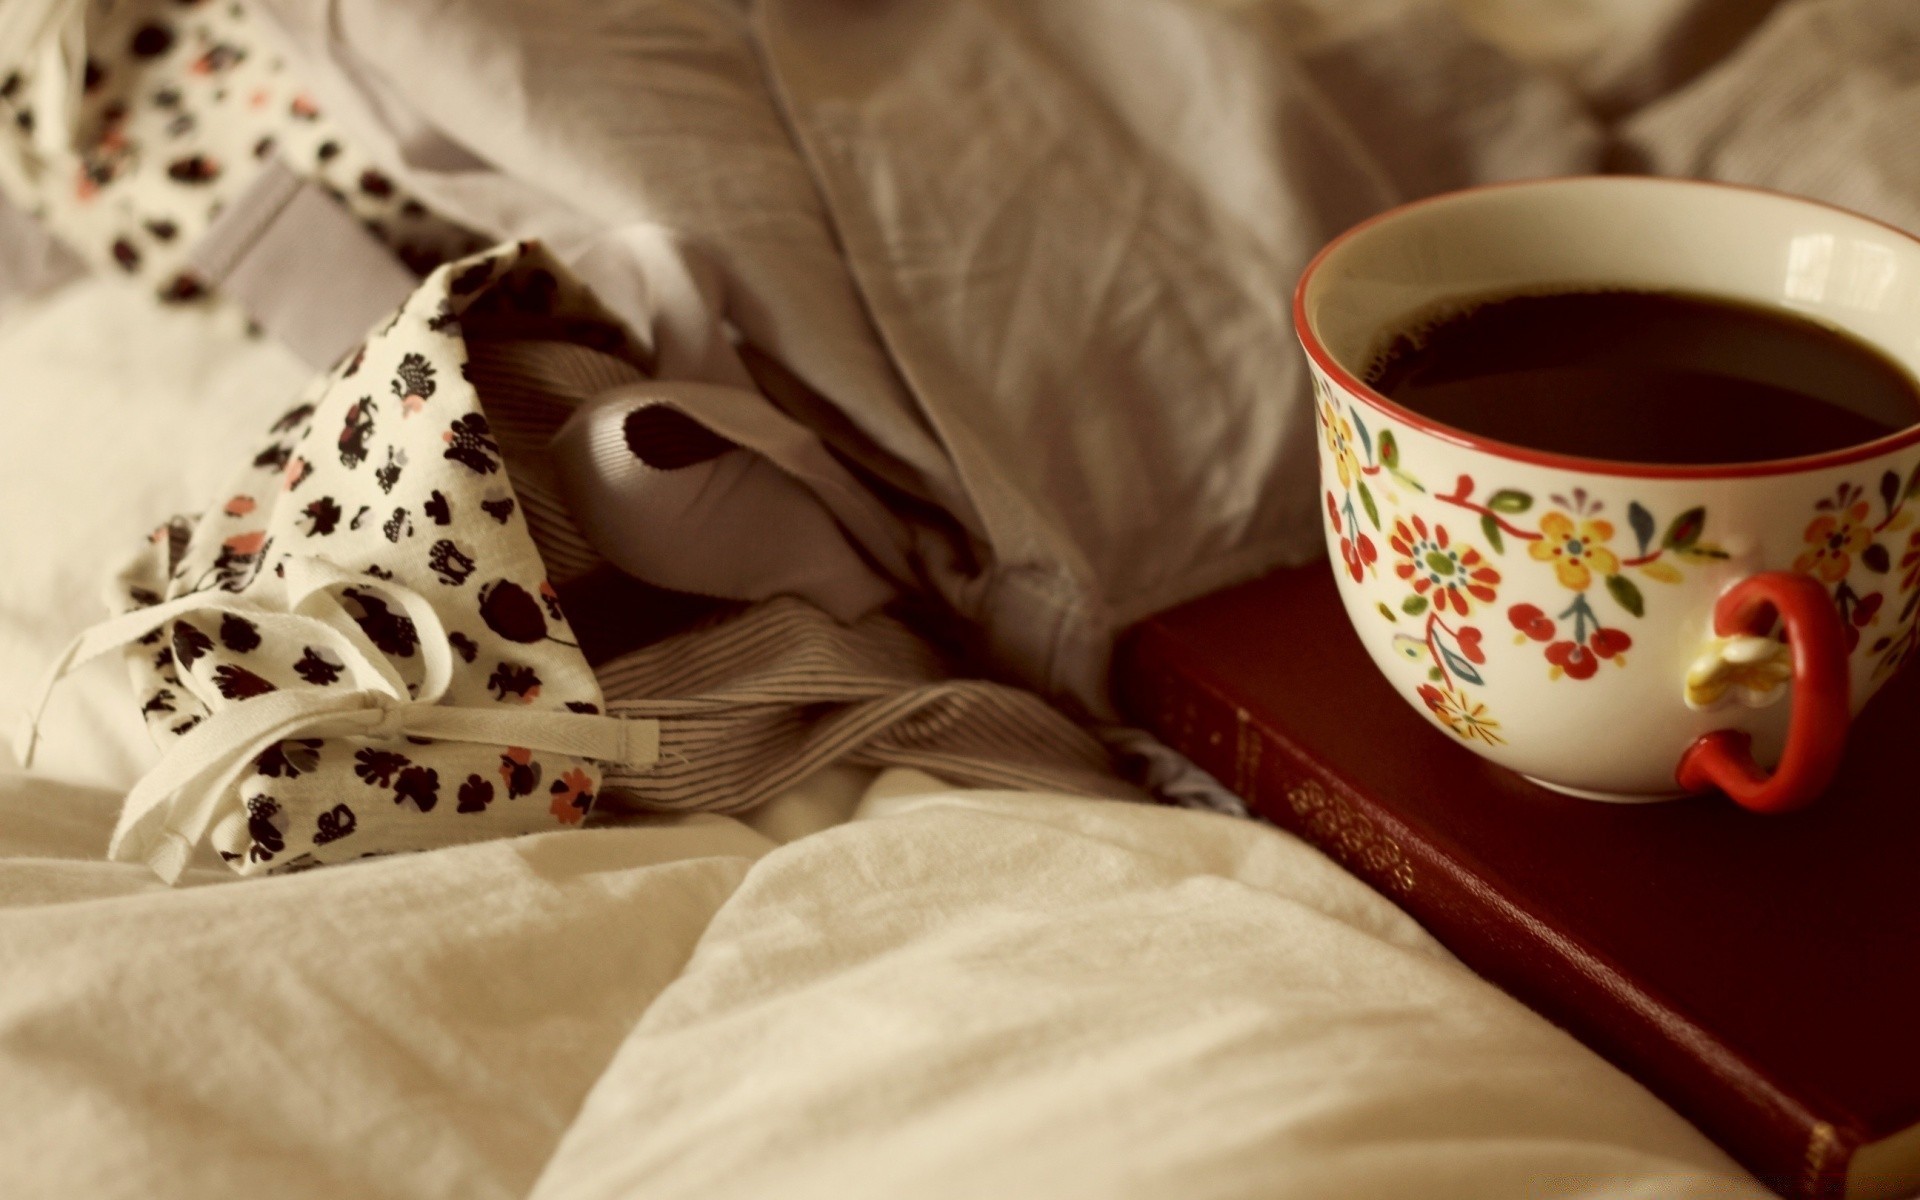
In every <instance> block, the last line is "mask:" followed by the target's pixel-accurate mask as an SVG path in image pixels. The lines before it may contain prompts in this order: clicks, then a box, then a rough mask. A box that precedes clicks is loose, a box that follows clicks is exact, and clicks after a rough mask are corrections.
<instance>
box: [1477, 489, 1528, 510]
mask: <svg viewBox="0 0 1920 1200" xmlns="http://www.w3.org/2000/svg"><path fill="white" fill-rule="evenodd" d="M1487 507H1488V508H1490V509H1492V510H1493V511H1495V512H1497V513H1523V512H1525V511H1527V510H1528V509H1530V508H1532V507H1533V497H1532V496H1529V495H1527V493H1525V492H1522V491H1516V490H1514V489H1513V488H1502V489H1500V490H1499V491H1497V492H1495V493H1494V494H1493V495H1492V496H1491V497H1490V498H1488V500H1487Z"/></svg>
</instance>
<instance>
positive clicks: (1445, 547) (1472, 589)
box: [1388, 516, 1500, 617]
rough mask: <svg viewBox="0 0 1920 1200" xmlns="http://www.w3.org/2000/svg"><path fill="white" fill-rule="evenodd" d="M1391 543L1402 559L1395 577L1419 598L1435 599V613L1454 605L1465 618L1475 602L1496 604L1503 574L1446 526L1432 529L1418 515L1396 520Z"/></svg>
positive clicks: (1395, 566)
mask: <svg viewBox="0 0 1920 1200" xmlns="http://www.w3.org/2000/svg"><path fill="white" fill-rule="evenodd" d="M1388 544H1389V545H1391V546H1392V547H1393V551H1394V553H1395V554H1397V555H1399V556H1400V561H1399V562H1398V563H1396V564H1395V565H1394V568H1393V569H1394V574H1396V575H1398V576H1399V577H1400V578H1402V579H1404V580H1406V581H1407V582H1408V583H1409V584H1411V585H1412V587H1413V591H1414V594H1415V595H1417V596H1424V597H1426V598H1427V599H1429V600H1431V601H1432V602H1433V607H1434V609H1435V611H1437V612H1445V611H1446V610H1447V608H1448V607H1449V606H1451V607H1452V609H1453V611H1454V612H1456V613H1459V614H1460V615H1461V616H1463V617H1464V616H1466V615H1467V613H1468V612H1470V611H1471V609H1472V602H1473V601H1475V600H1478V601H1480V602H1481V603H1483V604H1491V603H1492V602H1493V599H1494V595H1495V590H1494V589H1495V588H1496V587H1498V585H1499V583H1500V572H1498V571H1496V570H1494V569H1493V568H1492V567H1491V566H1488V565H1487V562H1486V560H1485V559H1484V558H1482V557H1481V555H1480V551H1478V550H1477V549H1475V548H1474V547H1472V546H1469V545H1466V544H1465V543H1456V542H1454V541H1453V540H1452V539H1451V538H1450V537H1449V536H1448V535H1447V530H1446V527H1445V526H1444V525H1439V524H1435V525H1434V526H1433V527H1432V528H1431V530H1429V528H1428V526H1427V523H1426V521H1424V520H1423V519H1421V518H1420V517H1418V516H1413V517H1405V518H1399V519H1396V520H1395V521H1394V523H1393V537H1392V538H1391V539H1389V541H1388Z"/></svg>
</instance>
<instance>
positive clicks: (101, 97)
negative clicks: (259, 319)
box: [0, 0, 483, 303]
mask: <svg viewBox="0 0 1920 1200" xmlns="http://www.w3.org/2000/svg"><path fill="white" fill-rule="evenodd" d="M3 2H5V3H10V4H26V5H29V6H32V5H40V6H43V7H44V6H46V4H47V3H48V0H3ZM74 19H75V20H78V21H80V22H82V23H83V26H84V44H85V48H86V51H85V58H84V63H83V64H80V65H79V66H78V71H79V74H80V76H81V77H80V78H79V79H78V80H74V81H71V82H72V83H73V84H75V85H77V86H76V87H74V88H73V89H72V91H74V92H77V97H71V96H69V95H67V91H68V89H66V88H64V87H61V86H58V83H59V82H60V81H53V84H54V85H53V86H49V83H50V81H48V80H46V79H43V78H41V76H42V75H43V74H45V73H47V72H49V71H50V70H53V68H52V67H51V66H50V65H49V63H48V61H47V59H46V57H45V55H38V56H30V57H29V58H28V60H27V61H22V62H11V63H10V62H5V61H0V190H4V191H5V192H6V193H7V194H8V199H10V200H12V201H13V202H14V204H16V205H17V206H19V207H20V208H22V209H24V210H25V211H28V212H30V213H33V214H34V215H36V216H38V217H40V218H41V219H42V220H44V221H45V222H47V224H48V225H49V227H51V228H52V229H53V231H54V232H55V233H56V234H58V235H59V236H60V237H61V238H62V240H64V241H66V242H67V243H69V244H70V245H71V246H72V247H73V248H74V249H75V250H76V251H78V252H79V253H80V254H81V256H82V257H84V258H86V259H87V260H89V261H90V262H92V263H93V264H94V265H96V266H97V267H101V268H104V269H107V270H115V271H124V272H126V273H128V274H130V275H132V276H135V277H137V278H139V279H142V280H145V281H147V282H148V283H150V284H151V285H152V287H153V288H154V290H155V292H156V293H157V294H158V295H159V296H160V298H161V299H162V300H164V301H167V302H170V303H186V302H191V301H195V300H199V299H201V298H202V297H203V296H205V294H206V287H205V282H204V281H203V280H201V279H200V278H198V277H196V275H195V274H194V273H193V272H192V271H191V270H190V269H189V268H188V265H187V264H188V260H189V256H190V255H191V253H192V250H193V248H194V246H195V244H196V243H197V242H198V241H199V239H200V236H201V235H202V234H203V233H204V232H205V231H206V230H207V228H208V226H209V225H210V224H211V223H212V222H213V221H214V219H215V218H217V217H218V216H219V215H220V213H221V212H222V211H223V210H224V209H226V208H227V207H228V206H230V205H232V204H234V203H236V202H237V201H238V200H239V199H240V197H241V196H243V195H244V194H245V192H246V191H247V189H248V187H249V186H250V185H251V184H252V182H253V181H254V179H255V177H256V176H257V174H258V173H259V171H260V170H261V168H262V165H263V164H264V163H266V162H268V161H271V160H275V159H277V160H279V161H281V162H283V163H285V164H287V165H288V166H289V167H290V168H291V169H293V170H294V171H296V172H297V173H299V174H301V175H304V176H306V177H308V178H311V179H312V180H314V181H315V182H316V183H317V184H319V185H320V186H322V187H323V188H325V189H326V191H327V192H328V193H330V194H331V195H332V196H333V197H334V199H336V200H337V201H338V202H339V203H340V204H341V205H343V206H344V207H345V208H346V209H347V210H348V211H349V212H350V213H351V214H352V215H353V217H354V218H356V219H358V220H359V221H360V222H361V223H362V225H363V226H364V227H365V228H366V229H367V231H368V232H369V233H371V234H372V235H373V236H374V237H375V238H377V239H378V240H379V241H380V242H382V243H384V244H385V245H387V246H388V247H389V248H390V249H391V250H392V251H393V252H394V253H395V255H396V256H398V257H399V259H400V260H401V261H402V262H404V263H405V264H406V265H407V266H408V267H410V268H411V269H412V270H413V271H414V272H415V273H416V274H422V275H423V274H425V273H426V272H427V271H429V270H431V269H433V268H434V267H436V266H438V265H440V264H441V263H443V262H446V261H447V260H449V259H451V258H457V257H460V256H462V255H466V254H471V253H474V252H475V251H477V250H479V249H481V248H482V245H483V243H482V241H481V240H480V239H478V238H477V237H476V236H475V235H474V234H473V233H471V232H469V231H468V230H465V229H463V228H461V227H459V226H458V225H455V224H454V223H452V222H450V221H447V220H444V219H442V218H441V217H439V216H437V215H435V214H434V213H432V212H431V211H429V210H428V209H427V207H426V206H425V205H423V204H422V203H421V202H420V201H419V200H418V199H417V198H415V197H413V196H410V195H408V194H406V193H405V192H404V191H403V190H402V189H401V188H399V187H398V186H396V185H395V184H394V183H393V181H392V180H390V179H389V178H388V177H387V176H386V175H385V174H384V173H383V172H382V171H381V170H380V169H379V168H378V167H377V166H376V165H375V164H373V163H372V162H371V161H370V160H368V159H367V158H366V157H365V155H363V154H362V153H361V152H359V151H358V150H356V148H355V147H354V145H353V144H352V142H351V140H350V139H348V138H347V137H346V136H345V135H344V134H343V133H342V132H341V131H340V129H339V128H337V127H336V126H335V124H334V123H333V122H332V121H331V120H330V119H329V118H328V117H327V115H326V114H325V113H324V112H322V111H321V108H320V105H319V104H318V103H317V102H316V101H315V100H314V98H313V96H312V95H311V94H309V93H308V92H307V91H306V90H304V89H303V87H302V86H301V84H300V82H299V80H298V78H297V77H296V76H295V74H294V73H293V71H292V70H291V69H290V67H289V64H288V62H287V60H286V58H285V56H284V54H283V53H282V51H281V50H280V49H279V47H278V46H277V45H276V44H275V39H274V37H273V36H272V31H271V30H270V29H269V28H268V27H266V26H265V25H264V24H263V23H262V21H261V20H260V18H259V17H257V16H256V15H255V14H254V13H253V12H252V11H251V10H250V8H249V6H248V5H246V4H243V3H238V2H236V0H82V3H80V4H79V5H78V6H77V8H76V16H75V18H74ZM67 69H68V70H69V71H71V70H72V69H73V65H71V64H70V65H69V66H68V68H67ZM50 92H51V93H53V94H54V95H56V96H58V97H59V98H60V102H59V103H51V102H50V101H49V94H50ZM76 99H77V103H76V102H75V100H76Z"/></svg>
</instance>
